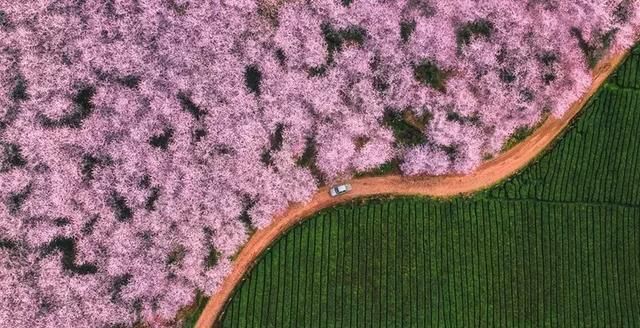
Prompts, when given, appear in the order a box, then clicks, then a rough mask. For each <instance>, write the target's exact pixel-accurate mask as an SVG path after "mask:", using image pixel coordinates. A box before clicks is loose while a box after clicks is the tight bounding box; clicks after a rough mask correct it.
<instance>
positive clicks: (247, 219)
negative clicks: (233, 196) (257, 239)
mask: <svg viewBox="0 0 640 328" xmlns="http://www.w3.org/2000/svg"><path fill="white" fill-rule="evenodd" d="M255 204H256V201H255V199H252V198H251V197H250V196H249V195H244V196H243V197H242V212H240V216H239V217H238V220H240V222H242V223H243V224H244V225H245V227H246V228H247V229H248V230H251V229H252V226H253V223H252V222H251V215H249V210H251V208H253V206H255Z"/></svg>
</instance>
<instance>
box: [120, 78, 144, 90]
mask: <svg viewBox="0 0 640 328" xmlns="http://www.w3.org/2000/svg"><path fill="white" fill-rule="evenodd" d="M117 81H118V83H120V84H122V85H124V86H125V87H127V88H130V89H135V88H137V87H138V85H139V84H140V77H139V76H137V75H127V76H123V77H121V78H119V79H118V80H117Z"/></svg>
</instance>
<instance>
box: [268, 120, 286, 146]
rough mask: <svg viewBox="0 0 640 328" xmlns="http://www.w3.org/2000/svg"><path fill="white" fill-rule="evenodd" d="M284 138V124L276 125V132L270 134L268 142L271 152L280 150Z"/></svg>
mask: <svg viewBox="0 0 640 328" xmlns="http://www.w3.org/2000/svg"><path fill="white" fill-rule="evenodd" d="M283 137H284V124H282V123H278V124H276V130H275V131H274V132H273V134H271V137H270V138H269V141H270V142H271V151H273V152H275V151H279V150H280V149H281V148H282V141H283Z"/></svg>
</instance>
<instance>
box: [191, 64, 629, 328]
mask: <svg viewBox="0 0 640 328" xmlns="http://www.w3.org/2000/svg"><path fill="white" fill-rule="evenodd" d="M625 57H626V52H625V53H620V54H616V55H615V56H611V57H609V58H607V59H606V60H604V61H602V62H601V63H600V64H599V65H598V66H597V67H596V68H595V70H594V81H593V83H592V85H591V87H590V88H589V90H588V91H587V93H586V94H585V95H584V96H583V97H582V98H581V99H580V100H579V101H577V102H576V103H574V104H573V105H572V106H571V108H570V109H569V111H567V112H566V113H565V115H564V116H563V117H561V118H555V117H550V118H549V119H547V120H546V121H545V122H544V123H543V124H542V125H541V126H540V128H538V129H537V130H536V131H535V132H534V133H533V134H532V135H531V136H529V137H528V138H527V139H525V140H524V141H523V142H521V143H520V144H518V145H516V146H515V147H513V148H511V149H510V150H508V151H506V152H504V153H502V154H500V155H499V156H498V157H496V158H494V159H492V160H490V161H487V162H485V163H484V164H483V165H482V166H480V168H478V170H476V171H475V172H473V173H471V174H469V175H465V176H453V175H452V176H443V177H431V176H419V177H402V176H399V175H390V176H382V177H365V178H358V179H354V180H352V181H350V183H351V185H352V186H353V189H352V190H351V191H350V192H349V193H347V194H345V195H344V196H340V197H337V198H332V197H331V196H329V193H328V188H327V187H323V188H320V189H319V190H318V192H317V193H316V194H315V196H314V197H313V198H312V199H311V201H309V202H308V203H304V204H294V205H292V206H291V207H290V208H289V209H288V210H287V211H286V212H285V213H284V214H282V215H280V216H278V217H276V218H274V220H273V222H272V223H271V225H269V226H268V227H267V228H265V229H262V230H259V231H257V232H256V233H255V234H254V235H253V236H252V237H251V239H250V240H249V241H248V242H247V244H246V245H245V246H244V248H243V249H242V250H241V251H240V253H239V254H238V256H237V258H236V259H235V261H234V266H233V271H232V272H231V274H230V275H229V276H227V277H226V278H225V280H224V281H223V283H222V286H220V289H219V290H218V292H217V293H215V294H214V295H212V297H211V298H210V300H209V303H208V304H207V306H206V308H205V309H204V311H203V312H202V315H201V316H200V318H199V319H198V322H197V323H196V327H197V328H208V327H212V326H213V324H214V323H215V320H216V319H217V318H218V317H219V316H220V315H221V314H222V311H223V310H224V307H225V304H226V302H227V300H228V299H229V297H230V296H231V294H232V293H233V290H234V288H235V287H236V286H237V285H238V283H240V281H241V280H242V279H243V277H244V275H245V274H246V273H247V272H248V271H249V270H250V269H251V267H252V265H253V264H254V261H255V260H256V258H257V257H258V256H259V255H260V254H261V253H262V252H264V251H265V249H267V248H268V247H269V246H270V245H271V244H272V243H273V242H274V241H276V239H277V238H278V237H279V236H280V235H281V234H282V233H284V232H286V231H287V230H288V229H289V228H290V227H292V226H293V225H295V224H297V223H299V222H300V221H302V220H303V219H305V218H307V217H309V216H311V215H312V214H313V213H315V212H317V211H319V210H321V209H323V208H327V207H331V206H334V205H336V204H339V203H344V202H347V201H350V200H353V199H355V198H362V197H371V196H381V195H422V196H431V197H451V196H456V195H460V194H469V193H472V192H475V191H478V190H482V189H486V188H488V187H491V186H492V185H494V184H496V183H498V182H500V181H501V180H503V179H505V178H507V177H509V176H512V175H513V174H514V173H516V172H518V171H519V170H521V169H522V168H524V167H525V166H527V164H529V162H531V161H532V160H533V159H535V158H536V156H538V154H540V153H541V152H543V151H544V150H545V149H547V147H548V146H549V145H550V144H551V143H552V142H553V141H554V140H555V139H556V137H558V135H560V133H561V132H562V131H563V129H564V128H565V127H566V126H567V125H569V123H570V122H571V121H572V119H573V118H574V117H575V116H576V115H577V114H578V112H579V111H580V110H581V109H582V108H583V107H584V105H585V104H586V103H587V101H588V100H589V99H590V98H591V96H592V95H593V94H594V93H595V92H596V91H597V90H598V89H599V88H600V86H601V85H602V84H603V83H604V81H605V80H606V78H607V77H608V76H609V74H611V73H612V72H613V71H614V70H615V69H616V68H617V66H618V65H619V64H620V63H621V62H622V61H623V59H624V58H625Z"/></svg>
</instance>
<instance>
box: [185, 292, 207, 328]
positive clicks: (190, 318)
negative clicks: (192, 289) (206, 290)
mask: <svg viewBox="0 0 640 328" xmlns="http://www.w3.org/2000/svg"><path fill="white" fill-rule="evenodd" d="M208 301H209V298H208V297H206V296H205V295H204V294H203V293H201V292H198V294H197V295H196V300H195V302H194V304H193V305H192V308H190V309H189V310H188V311H187V312H186V314H185V315H184V316H183V317H182V318H181V319H182V328H194V327H195V326H196V322H198V318H200V314H202V311H204V308H205V307H206V306H207V302H208Z"/></svg>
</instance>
